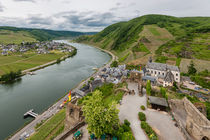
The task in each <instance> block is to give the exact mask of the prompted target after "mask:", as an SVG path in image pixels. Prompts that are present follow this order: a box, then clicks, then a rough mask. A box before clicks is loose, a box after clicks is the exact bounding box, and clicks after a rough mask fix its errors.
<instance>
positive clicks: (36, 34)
mask: <svg viewBox="0 0 210 140" xmlns="http://www.w3.org/2000/svg"><path fill="white" fill-rule="evenodd" d="M91 34H95V33H94V32H87V33H85V32H74V31H55V30H46V29H33V28H16V27H7V26H0V43H19V42H21V41H23V40H24V41H35V40H37V41H46V40H52V39H57V38H69V37H77V36H80V35H91Z"/></svg>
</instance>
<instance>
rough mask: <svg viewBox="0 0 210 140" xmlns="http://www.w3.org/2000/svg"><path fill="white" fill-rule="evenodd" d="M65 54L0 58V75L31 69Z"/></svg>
mask: <svg viewBox="0 0 210 140" xmlns="http://www.w3.org/2000/svg"><path fill="white" fill-rule="evenodd" d="M64 55H65V54H64V53H52V54H36V53H35V52H29V53H25V54H16V55H10V56H0V75H3V74H5V73H9V72H11V71H18V70H26V69H30V68H33V67H36V66H39V65H42V64H45V63H48V62H51V61H53V60H57V59H58V58H61V57H62V56H64Z"/></svg>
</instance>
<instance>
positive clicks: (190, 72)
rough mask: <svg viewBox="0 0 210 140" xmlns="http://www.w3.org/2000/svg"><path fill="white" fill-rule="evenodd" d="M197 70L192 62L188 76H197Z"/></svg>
mask: <svg viewBox="0 0 210 140" xmlns="http://www.w3.org/2000/svg"><path fill="white" fill-rule="evenodd" d="M196 72H197V70H196V69H195V67H194V63H193V61H191V62H190V66H188V74H189V75H194V74H196Z"/></svg>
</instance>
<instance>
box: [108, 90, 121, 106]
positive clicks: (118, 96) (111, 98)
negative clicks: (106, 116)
mask: <svg viewBox="0 0 210 140" xmlns="http://www.w3.org/2000/svg"><path fill="white" fill-rule="evenodd" d="M123 95H124V93H123V92H118V93H117V94H112V95H109V96H108V97H106V98H105V99H104V103H105V104H110V103H111V102H113V101H116V102H117V103H119V101H120V100H122V98H123Z"/></svg>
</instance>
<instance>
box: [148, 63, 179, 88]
mask: <svg viewBox="0 0 210 140" xmlns="http://www.w3.org/2000/svg"><path fill="white" fill-rule="evenodd" d="M146 72H147V75H150V76H153V77H157V78H158V79H161V80H162V84H163V86H172V85H173V82H174V81H175V82H177V83H179V82H180V70H179V68H178V67H177V66H172V65H167V64H163V63H156V62H151V61H149V62H148V63H147V65H146Z"/></svg>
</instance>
